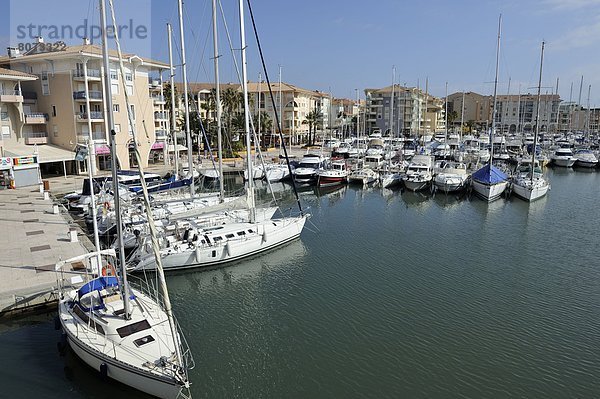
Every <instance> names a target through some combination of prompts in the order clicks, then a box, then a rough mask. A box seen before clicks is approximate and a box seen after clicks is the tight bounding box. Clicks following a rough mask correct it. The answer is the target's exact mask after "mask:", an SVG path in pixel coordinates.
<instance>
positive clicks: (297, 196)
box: [246, 0, 304, 215]
mask: <svg viewBox="0 0 600 399" xmlns="http://www.w3.org/2000/svg"><path fill="white" fill-rule="evenodd" d="M246 1H247V4H248V11H249V12H250V19H251V20H252V29H253V31H254V37H255V38H256V44H257V46H258V53H259V54H260V61H261V63H262V67H263V72H264V73H265V79H266V81H267V87H268V88H269V96H270V97H271V104H272V105H273V111H274V114H275V124H276V126H277V132H278V133H279V139H280V140H281V148H282V149H283V153H284V155H285V159H286V161H287V162H286V163H287V167H288V171H289V172H290V176H291V177H292V187H293V188H294V195H295V196H296V202H297V203H298V209H299V210H300V214H301V215H304V211H303V210H302V204H301V203H300V196H299V195H298V188H297V187H296V182H295V181H294V175H293V174H292V167H291V165H290V158H289V157H288V152H287V147H286V145H285V140H284V139H283V132H282V131H281V122H280V120H279V114H278V113H277V106H276V104H275V96H274V95H273V89H272V88H271V81H270V80H269V73H268V72H267V66H266V65H265V58H264V56H263V51H262V45H261V44H260V39H259V38H258V30H256V22H255V21H254V12H253V11H252V5H251V4H250V0H246Z"/></svg>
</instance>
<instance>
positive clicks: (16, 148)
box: [4, 144, 75, 163]
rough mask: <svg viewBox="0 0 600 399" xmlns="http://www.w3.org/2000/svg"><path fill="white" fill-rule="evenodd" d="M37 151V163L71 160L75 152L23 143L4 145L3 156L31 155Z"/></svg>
mask: <svg viewBox="0 0 600 399" xmlns="http://www.w3.org/2000/svg"><path fill="white" fill-rule="evenodd" d="M35 151H37V153H38V162H39V163H49V162H59V161H72V160H74V159H75V152H73V151H70V150H66V149H64V148H61V147H58V146H55V145H52V144H42V145H36V146H32V145H25V144H10V145H8V146H6V147H4V153H5V156H12V157H24V156H31V155H33V154H34V152H35Z"/></svg>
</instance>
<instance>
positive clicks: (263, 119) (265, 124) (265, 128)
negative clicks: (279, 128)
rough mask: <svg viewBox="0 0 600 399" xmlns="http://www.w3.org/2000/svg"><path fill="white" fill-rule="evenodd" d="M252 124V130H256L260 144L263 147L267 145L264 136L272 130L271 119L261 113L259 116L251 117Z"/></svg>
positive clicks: (264, 113)
mask: <svg viewBox="0 0 600 399" xmlns="http://www.w3.org/2000/svg"><path fill="white" fill-rule="evenodd" d="M259 118H260V131H258V126H259V123H258V121H259ZM252 122H254V128H255V129H256V130H257V136H258V137H259V138H260V141H261V143H262V144H263V145H264V144H266V143H267V139H266V137H265V136H266V134H267V133H268V132H271V131H272V130H273V119H271V117H270V116H269V114H268V113H266V112H265V111H262V112H261V113H259V114H254V115H253V116H252Z"/></svg>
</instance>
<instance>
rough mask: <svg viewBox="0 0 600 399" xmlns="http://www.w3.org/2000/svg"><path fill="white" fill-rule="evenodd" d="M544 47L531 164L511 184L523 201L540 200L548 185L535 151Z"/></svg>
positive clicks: (538, 129) (538, 127)
mask: <svg viewBox="0 0 600 399" xmlns="http://www.w3.org/2000/svg"><path fill="white" fill-rule="evenodd" d="M544 45H545V43H544V42H542V53H541V56H540V80H539V82H538V93H537V111H536V123H535V134H534V136H533V147H532V150H531V163H530V164H529V167H528V168H526V169H524V170H523V172H521V173H519V174H517V175H516V177H515V179H514V180H513V183H512V189H513V191H514V193H515V194H516V195H517V196H518V197H520V198H523V199H524V200H525V201H530V202H531V201H535V200H536V199H538V198H542V197H543V196H544V195H546V193H547V192H548V189H549V188H550V184H549V183H548V181H547V180H546V179H545V178H544V175H543V174H542V171H541V170H539V171H538V170H537V168H536V162H535V161H536V159H535V149H536V147H537V141H538V135H539V133H540V96H541V87H542V67H543V65H544Z"/></svg>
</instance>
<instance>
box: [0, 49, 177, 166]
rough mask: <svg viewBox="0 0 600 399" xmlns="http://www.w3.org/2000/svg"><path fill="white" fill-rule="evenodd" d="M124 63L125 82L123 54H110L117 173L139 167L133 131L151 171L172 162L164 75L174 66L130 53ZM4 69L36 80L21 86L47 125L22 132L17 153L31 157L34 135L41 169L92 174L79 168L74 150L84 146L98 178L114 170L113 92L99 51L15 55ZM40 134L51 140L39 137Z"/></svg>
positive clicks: (2, 59) (6, 60) (12, 52)
mask: <svg viewBox="0 0 600 399" xmlns="http://www.w3.org/2000/svg"><path fill="white" fill-rule="evenodd" d="M40 40H41V39H40ZM123 63H124V66H125V68H124V69H125V76H124V78H123V77H121V76H120V73H118V71H119V67H118V55H117V52H116V51H114V50H111V51H110V70H109V71H108V73H109V75H110V82H111V89H110V91H111V95H112V100H113V115H114V123H115V133H116V136H115V138H116V149H117V158H118V162H119V166H120V168H123V169H128V168H131V167H132V166H134V164H135V161H134V157H133V142H132V138H133V130H134V129H135V132H136V134H137V137H138V143H137V144H138V146H139V148H140V151H141V154H142V159H143V163H144V165H143V166H147V165H148V162H149V161H150V162H159V161H160V162H162V161H163V160H166V158H167V157H165V151H166V150H167V146H166V145H165V140H166V138H167V136H168V128H169V127H168V114H167V113H166V111H165V109H164V104H165V102H164V97H163V85H162V73H163V72H164V71H166V70H168V68H169V66H168V65H167V64H164V63H161V62H157V61H154V60H150V59H147V58H142V57H139V56H137V55H135V54H124V57H123ZM0 66H4V67H6V68H10V69H11V70H12V71H15V72H21V73H26V74H29V75H35V76H36V77H38V79H37V80H35V81H34V80H29V81H25V82H21V87H22V90H23V91H24V92H28V93H30V96H31V97H32V98H34V99H37V101H36V102H35V104H31V107H30V108H29V111H30V112H32V113H34V114H36V113H38V114H41V115H44V117H45V118H46V123H45V125H44V128H38V129H37V130H33V129H34V128H33V127H32V128H31V129H32V130H31V131H28V130H24V133H23V134H22V135H21V137H19V139H18V140H17V143H14V144H15V147H14V148H15V151H26V150H27V148H26V147H25V148H23V146H27V145H31V144H28V142H27V141H25V140H24V138H25V137H27V136H28V135H29V137H32V138H33V137H35V138H36V140H35V141H36V142H35V144H36V146H37V152H38V154H39V161H40V163H41V164H44V163H61V162H62V163H63V167H67V168H69V170H65V171H64V172H66V173H82V172H84V171H86V170H87V167H86V163H85V162H74V161H73V159H74V154H75V153H74V151H75V150H76V147H77V146H78V145H88V143H92V145H90V148H91V151H92V157H91V164H92V168H93V169H94V170H96V171H97V170H102V169H109V168H110V157H109V153H110V150H109V147H108V143H109V141H108V139H109V137H108V131H109V127H108V121H107V109H106V98H107V93H106V92H105V90H104V84H103V76H104V74H105V71H104V68H103V63H102V49H101V47H100V46H97V45H93V44H89V42H87V41H85V42H84V44H82V45H78V46H69V47H67V48H66V49H65V50H63V51H53V52H41V51H37V50H36V48H35V47H34V48H33V49H32V50H31V51H29V52H27V53H20V52H19V51H18V50H17V49H14V48H11V49H9V54H8V56H5V57H0ZM125 92H127V93H128V94H129V99H130V103H131V111H132V114H133V119H134V126H130V125H129V121H128V115H127V108H126V103H125ZM24 97H28V96H24ZM24 100H25V99H24ZM25 103H26V100H25ZM25 103H24V107H25V105H26V104H25ZM39 120H40V121H41V118H39ZM40 133H45V135H43V137H38V136H39V135H40ZM21 138H23V140H21ZM29 143H31V140H29ZM56 167H57V168H58V167H59V165H57V166H56Z"/></svg>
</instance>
